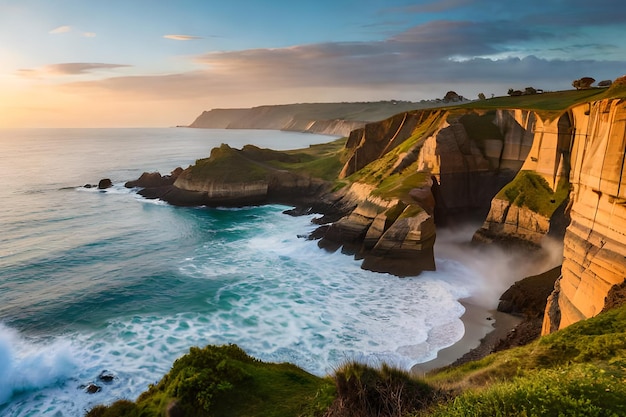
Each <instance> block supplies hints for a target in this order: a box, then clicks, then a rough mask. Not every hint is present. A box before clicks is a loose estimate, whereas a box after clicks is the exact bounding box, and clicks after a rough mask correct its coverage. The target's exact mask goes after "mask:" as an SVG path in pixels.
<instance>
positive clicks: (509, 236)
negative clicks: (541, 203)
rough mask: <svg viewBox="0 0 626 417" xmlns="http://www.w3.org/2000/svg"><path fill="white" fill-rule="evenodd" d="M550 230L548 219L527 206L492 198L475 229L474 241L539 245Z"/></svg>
mask: <svg viewBox="0 0 626 417" xmlns="http://www.w3.org/2000/svg"><path fill="white" fill-rule="evenodd" d="M549 231H550V219H549V218H548V217H546V216H543V215H542V214H539V213H536V212H534V211H533V210H531V209H529V208H528V207H520V206H517V205H515V204H513V203H511V202H510V201H507V200H503V199H500V198H494V199H493V200H492V201H491V208H490V210H489V214H488V215H487V218H486V219H485V222H484V224H483V226H482V227H481V228H480V229H479V230H477V231H476V233H475V235H474V241H478V242H483V243H493V242H501V243H505V244H506V243H513V242H517V243H520V244H522V245H523V244H531V245H536V246H540V245H541V241H542V240H543V238H544V237H545V236H546V235H547V234H548V232H549Z"/></svg>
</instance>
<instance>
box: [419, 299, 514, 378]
mask: <svg viewBox="0 0 626 417" xmlns="http://www.w3.org/2000/svg"><path fill="white" fill-rule="evenodd" d="M460 302H461V304H462V305H463V307H465V313H463V315H462V316H461V320H462V321H463V325H464V326H465V333H464V334H463V337H462V338H461V339H459V341H457V342H456V343H454V344H453V345H451V346H448V347H446V348H444V349H442V350H440V351H439V352H437V357H436V358H435V359H432V360H430V361H427V362H423V363H418V364H416V365H414V366H413V367H412V368H411V372H412V373H414V374H415V375H418V376H423V375H424V374H425V373H427V372H429V371H432V370H433V369H438V368H442V367H445V366H449V365H452V364H460V363H464V362H467V361H470V360H478V359H481V358H483V357H484V356H487V355H488V354H490V353H491V352H492V350H493V348H494V346H495V344H496V343H497V342H498V341H500V340H501V339H504V338H505V337H506V336H507V335H508V334H509V333H510V332H511V331H512V330H513V329H514V328H515V327H516V326H517V325H518V324H520V323H521V322H522V319H521V318H520V317H517V316H514V315H511V314H508V313H502V312H500V311H497V310H492V309H488V308H486V307H483V306H480V305H478V304H474V303H473V302H472V300H471V299H463V300H460Z"/></svg>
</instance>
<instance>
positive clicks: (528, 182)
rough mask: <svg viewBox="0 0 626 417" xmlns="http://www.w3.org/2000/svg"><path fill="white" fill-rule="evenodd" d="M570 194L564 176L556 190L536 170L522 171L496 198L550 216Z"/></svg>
mask: <svg viewBox="0 0 626 417" xmlns="http://www.w3.org/2000/svg"><path fill="white" fill-rule="evenodd" d="M568 195H569V183H568V182H567V179H565V178H563V179H561V181H560V182H559V184H558V186H557V189H556V191H552V188H551V187H550V185H548V182H547V181H546V180H545V179H544V178H543V177H542V176H541V175H539V174H537V173H536V172H534V171H520V172H518V174H517V175H516V176H515V178H514V179H513V181H511V182H510V183H508V184H507V185H506V186H504V188H502V190H500V191H499V192H498V194H497V195H496V198H499V199H502V200H506V201H508V202H510V203H511V204H514V205H516V206H518V207H526V208H528V209H530V210H532V211H534V212H535V213H539V214H542V215H543V216H545V217H548V218H549V217H550V216H552V214H553V213H554V211H555V210H556V209H557V207H559V206H560V205H561V203H562V202H563V201H565V199H566V198H567V196H568Z"/></svg>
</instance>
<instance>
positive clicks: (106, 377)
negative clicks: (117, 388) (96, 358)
mask: <svg viewBox="0 0 626 417" xmlns="http://www.w3.org/2000/svg"><path fill="white" fill-rule="evenodd" d="M98 379H99V380H100V381H102V382H106V383H107V384H108V383H110V382H112V381H113V380H114V379H115V375H114V374H113V373H112V372H109V371H107V370H106V369H105V370H104V371H102V372H100V375H98Z"/></svg>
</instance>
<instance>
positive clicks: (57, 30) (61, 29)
mask: <svg viewBox="0 0 626 417" xmlns="http://www.w3.org/2000/svg"><path fill="white" fill-rule="evenodd" d="M71 30H72V27H71V26H59V27H58V28H54V29H52V30H51V31H50V32H48V33H50V34H52V35H57V34H59V33H67V32H71Z"/></svg>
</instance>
